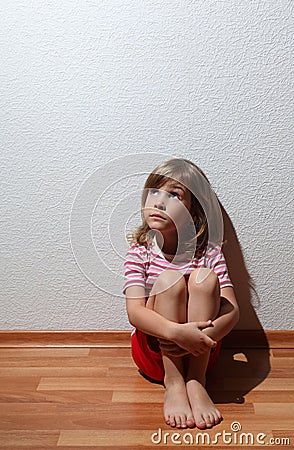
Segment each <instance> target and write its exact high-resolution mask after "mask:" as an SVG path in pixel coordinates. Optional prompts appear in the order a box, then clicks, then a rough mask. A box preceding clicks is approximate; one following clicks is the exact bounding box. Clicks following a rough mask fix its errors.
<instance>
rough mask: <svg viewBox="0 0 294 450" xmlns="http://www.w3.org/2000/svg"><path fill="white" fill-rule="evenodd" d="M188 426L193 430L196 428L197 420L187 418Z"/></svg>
mask: <svg viewBox="0 0 294 450" xmlns="http://www.w3.org/2000/svg"><path fill="white" fill-rule="evenodd" d="M187 426H188V427H189V428H192V427H194V426H195V420H194V417H188V418H187Z"/></svg>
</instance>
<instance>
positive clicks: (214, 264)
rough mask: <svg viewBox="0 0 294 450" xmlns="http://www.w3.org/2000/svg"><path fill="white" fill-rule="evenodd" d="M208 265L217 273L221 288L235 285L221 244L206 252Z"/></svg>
mask: <svg viewBox="0 0 294 450" xmlns="http://www.w3.org/2000/svg"><path fill="white" fill-rule="evenodd" d="M205 259H206V265H207V267H209V268H210V269H213V271H214V272H215V273H216V274H217V276H218V280H219V285H220V288H224V287H233V283H232V281H231V279H230V277H229V273H228V268H227V263H226V260H225V257H224V254H223V252H222V251H221V248H220V247H219V246H216V247H213V248H211V249H210V250H209V251H208V252H207V254H206V258H205Z"/></svg>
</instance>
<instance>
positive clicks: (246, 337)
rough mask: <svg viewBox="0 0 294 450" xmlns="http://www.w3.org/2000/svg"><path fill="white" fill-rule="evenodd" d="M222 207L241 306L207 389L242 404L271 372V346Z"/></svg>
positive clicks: (221, 400) (217, 396)
mask: <svg viewBox="0 0 294 450" xmlns="http://www.w3.org/2000/svg"><path fill="white" fill-rule="evenodd" d="M221 209H222V213H223V220H224V241H225V244H224V247H223V252H224V255H225V258H226V261H227V265H228V270H229V274H230V278H231V280H232V282H233V284H234V290H235V293H236V297H237V300H238V304H239V307H240V321H239V323H238V325H237V327H236V330H234V331H233V332H232V333H229V335H228V336H226V338H224V340H223V348H222V351H221V354H220V358H219V361H218V363H217V365H216V366H215V368H214V369H213V373H212V374H211V376H209V377H208V390H209V392H210V393H211V396H212V397H213V399H214V401H215V402H218V403H227V402H229V403H231V402H234V403H243V402H244V395H245V394H246V393H248V392H249V391H250V390H252V389H253V388H254V387H256V386H258V385H259V384H260V383H261V382H262V381H263V380H264V379H265V378H266V376H267V375H268V373H269V371H270V362H269V345H268V341H267V337H266V335H265V333H264V330H263V328H262V326H261V323H260V321H259V319H258V317H257V315H256V312H255V310H254V308H253V306H252V301H251V300H252V292H254V293H255V294H256V292H255V290H254V285H253V282H252V280H251V279H250V275H249V273H248V271H247V269H246V266H245V262H244V258H243V255H242V250H241V246H240V243H239V241H238V238H237V234H236V231H235V229H234V226H233V224H232V222H231V220H230V218H229V216H228V215H227V213H226V211H225V210H224V208H223V207H222V205H221ZM256 349H258V350H256Z"/></svg>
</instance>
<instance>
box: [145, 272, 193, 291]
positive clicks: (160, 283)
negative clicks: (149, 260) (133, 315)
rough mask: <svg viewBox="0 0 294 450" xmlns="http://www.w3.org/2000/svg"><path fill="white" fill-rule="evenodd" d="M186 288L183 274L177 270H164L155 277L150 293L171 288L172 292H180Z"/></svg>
mask: <svg viewBox="0 0 294 450" xmlns="http://www.w3.org/2000/svg"><path fill="white" fill-rule="evenodd" d="M184 289H186V282H185V278H184V276H183V275H182V274H181V273H180V272H178V271H177V270H170V269H167V270H164V271H163V272H161V274H160V275H159V276H158V277H157V280H156V282H155V283H154V286H153V289H152V294H160V293H162V292H166V291H167V290H169V291H170V290H172V291H173V293H180V292H182V291H183V290H184Z"/></svg>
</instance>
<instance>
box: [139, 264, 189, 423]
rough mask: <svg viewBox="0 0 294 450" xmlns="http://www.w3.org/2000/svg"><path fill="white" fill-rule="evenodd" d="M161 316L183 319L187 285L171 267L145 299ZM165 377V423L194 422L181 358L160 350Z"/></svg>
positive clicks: (185, 308) (174, 319)
mask: <svg viewBox="0 0 294 450" xmlns="http://www.w3.org/2000/svg"><path fill="white" fill-rule="evenodd" d="M147 308H152V309H154V311H156V312H158V313H159V314H161V315H162V316H164V317H166V318H167V319H169V320H172V321H174V322H178V323H185V322H186V320H187V288H186V283H185V280H184V277H183V276H182V275H181V274H180V273H179V272H177V271H175V270H165V271H164V272H162V273H161V274H160V275H159V277H158V278H157V280H156V283H155V284H154V287H153V289H152V292H151V296H150V298H149V300H148V302H147ZM162 360H163V365H164V371H165V377H164V384H165V388H166V391H165V397H164V416H165V421H166V423H167V424H169V425H171V426H172V427H174V426H176V427H178V428H186V427H187V426H188V427H192V426H194V425H195V421H194V419H193V414H192V411H191V407H190V404H189V400H188V397H187V390H186V384H185V374H184V357H175V356H172V355H169V353H168V350H162Z"/></svg>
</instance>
